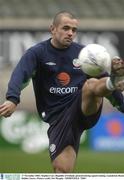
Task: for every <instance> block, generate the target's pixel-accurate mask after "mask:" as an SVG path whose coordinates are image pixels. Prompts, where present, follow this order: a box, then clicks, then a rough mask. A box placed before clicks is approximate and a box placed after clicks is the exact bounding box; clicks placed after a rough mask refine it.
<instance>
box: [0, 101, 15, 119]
mask: <svg viewBox="0 0 124 180" xmlns="http://www.w3.org/2000/svg"><path fill="white" fill-rule="evenodd" d="M16 106H17V105H16V104H14V103H13V102H12V101H5V102H4V103H3V104H2V105H0V117H2V116H3V117H9V116H11V114H12V113H13V112H14V111H15V109H16Z"/></svg>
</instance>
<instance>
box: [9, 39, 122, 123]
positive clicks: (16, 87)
mask: <svg viewBox="0 0 124 180" xmlns="http://www.w3.org/2000/svg"><path fill="white" fill-rule="evenodd" d="M83 47H84V46H83V45H79V44H77V43H75V42H73V43H72V44H71V45H70V46H69V47H68V48H65V49H57V48H55V47H53V46H52V45H51V43H50V39H48V40H46V41H43V42H41V43H38V44H36V45H35V46H33V47H31V48H29V49H28V50H27V51H26V52H25V54H24V55H23V56H22V58H21V60H20V61H19V63H18V64H17V66H16V68H15V69H14V71H13V73H12V76H11V79H10V81H9V84H8V91H7V94H6V98H7V99H8V100H10V101H12V102H14V103H15V104H18V103H19V102H20V93H21V90H22V89H23V88H24V87H25V86H26V85H27V83H28V81H29V80H30V79H31V78H32V81H33V88H34V92H35V98H36V106H37V110H38V112H39V115H40V116H42V113H43V112H45V113H46V114H48V113H49V112H51V111H53V110H55V109H56V108H57V109H58V108H60V109H61V108H64V107H65V106H66V105H67V104H68V103H71V102H72V101H73V99H74V98H75V96H76V94H77V92H78V90H79V89H81V88H82V86H83V84H84V82H85V81H86V79H87V78H88V77H87V75H86V74H84V73H83V71H82V70H81V69H80V68H79V67H75V66H74V62H75V59H77V58H78V54H79V52H80V50H81V49H82V48H83ZM118 94H119V95H118ZM118 96H119V98H118ZM113 97H114V96H113ZM111 99H112V98H111ZM114 99H115V98H114ZM116 99H117V100H118V99H119V100H118V102H119V103H120V102H121V103H122V99H123V96H122V94H121V93H120V92H117V93H116ZM109 100H110V98H109ZM110 101H111V102H112V101H113V100H110ZM46 121H47V120H46Z"/></svg>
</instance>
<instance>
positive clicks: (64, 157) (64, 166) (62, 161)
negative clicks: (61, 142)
mask: <svg viewBox="0 0 124 180" xmlns="http://www.w3.org/2000/svg"><path fill="white" fill-rule="evenodd" d="M75 161H76V152H75V151H74V149H73V147H72V146H70V145H68V146H67V147H65V148H64V149H63V151H62V152H61V153H60V154H59V155H58V156H57V157H56V158H55V159H54V161H53V162H52V165H53V168H54V171H55V172H56V173H71V172H73V170H74V166H75Z"/></svg>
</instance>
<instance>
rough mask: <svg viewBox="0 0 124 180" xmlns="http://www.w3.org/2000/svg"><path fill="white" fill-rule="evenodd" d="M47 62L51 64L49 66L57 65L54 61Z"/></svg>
mask: <svg viewBox="0 0 124 180" xmlns="http://www.w3.org/2000/svg"><path fill="white" fill-rule="evenodd" d="M45 64H47V65H49V66H55V65H56V63H54V62H47V63H45Z"/></svg>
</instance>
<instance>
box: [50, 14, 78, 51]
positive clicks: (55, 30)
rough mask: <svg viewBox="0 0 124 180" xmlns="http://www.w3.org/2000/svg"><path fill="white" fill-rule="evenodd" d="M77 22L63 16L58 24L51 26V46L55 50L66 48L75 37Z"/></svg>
mask: <svg viewBox="0 0 124 180" xmlns="http://www.w3.org/2000/svg"><path fill="white" fill-rule="evenodd" d="M77 26H78V21H77V19H71V18H69V17H66V16H63V17H61V19H60V22H59V24H57V25H53V26H52V28H51V33H52V44H53V45H54V46H55V47H56V48H66V47H68V46H69V45H70V44H71V43H72V41H73V39H74V38H75V36H76V32H77Z"/></svg>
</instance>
